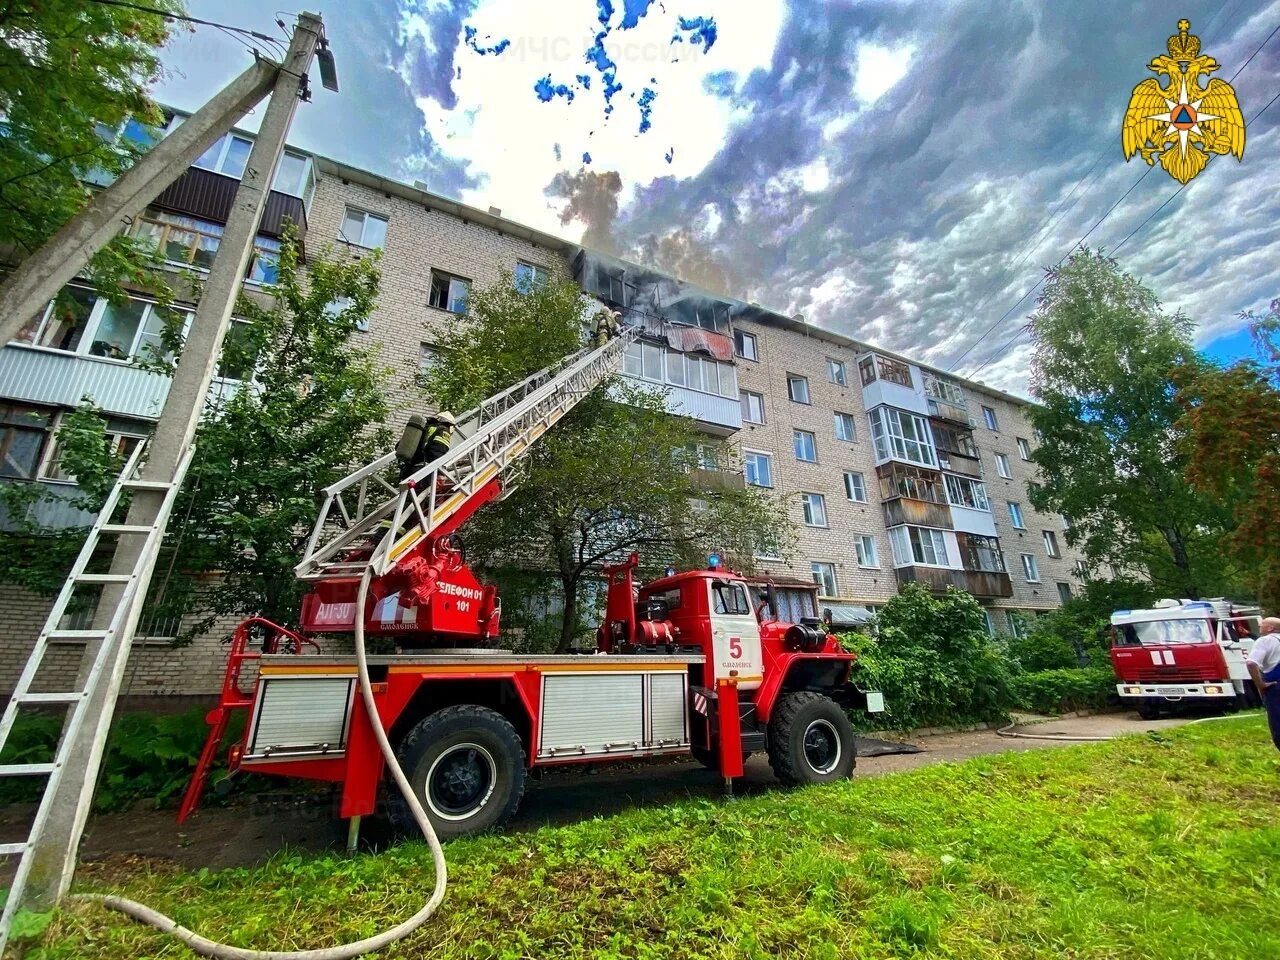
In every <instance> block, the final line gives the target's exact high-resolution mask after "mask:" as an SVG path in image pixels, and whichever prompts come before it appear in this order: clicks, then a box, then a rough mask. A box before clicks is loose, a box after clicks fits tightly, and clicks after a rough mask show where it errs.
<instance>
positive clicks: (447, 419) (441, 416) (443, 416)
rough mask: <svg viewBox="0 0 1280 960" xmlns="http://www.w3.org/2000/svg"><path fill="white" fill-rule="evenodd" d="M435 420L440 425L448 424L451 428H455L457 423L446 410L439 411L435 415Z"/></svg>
mask: <svg viewBox="0 0 1280 960" xmlns="http://www.w3.org/2000/svg"><path fill="white" fill-rule="evenodd" d="M436 419H437V420H438V421H440V422H441V423H444V424H448V425H449V426H451V427H452V426H455V425H456V424H457V422H458V421H457V420H455V419H454V418H453V414H452V413H450V412H449V411H448V410H441V411H440V412H439V413H437V414H436Z"/></svg>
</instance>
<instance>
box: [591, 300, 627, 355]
mask: <svg viewBox="0 0 1280 960" xmlns="http://www.w3.org/2000/svg"><path fill="white" fill-rule="evenodd" d="M595 322H596V326H595V331H594V333H592V335H591V346H592V348H593V349H595V350H599V349H600V348H601V347H603V346H604V345H605V344H606V343H608V342H609V341H610V340H612V339H614V338H615V337H617V336H619V335H620V334H621V333H622V314H620V313H618V311H617V310H610V309H609V308H608V307H601V308H600V309H599V310H597V311H596V315H595Z"/></svg>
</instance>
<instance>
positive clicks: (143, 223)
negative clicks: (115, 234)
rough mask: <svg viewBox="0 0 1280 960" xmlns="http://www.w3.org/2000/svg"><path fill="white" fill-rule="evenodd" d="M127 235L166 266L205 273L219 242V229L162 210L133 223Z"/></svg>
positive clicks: (214, 224) (220, 238) (149, 212)
mask: <svg viewBox="0 0 1280 960" xmlns="http://www.w3.org/2000/svg"><path fill="white" fill-rule="evenodd" d="M130 233H131V234H132V235H133V237H135V238H136V239H138V240H141V241H142V242H143V243H149V244H150V246H151V247H152V248H153V249H154V250H155V251H156V253H157V254H159V255H160V256H161V257H163V258H164V259H165V260H167V261H169V262H170V263H181V264H186V265H188V266H192V267H196V268H197V269H199V270H208V269H209V268H210V267H211V266H213V258H214V256H215V255H216V254H217V252H218V244H219V243H221V242H222V226H221V224H217V223H209V222H208V221H206V220H197V219H196V218H195V217H183V216H179V215H178V214H176V213H166V212H165V211H163V210H148V211H147V212H146V213H145V214H143V215H141V216H139V217H137V218H136V219H135V220H134V222H133V227H132V228H131V229H130Z"/></svg>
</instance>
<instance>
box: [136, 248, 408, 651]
mask: <svg viewBox="0 0 1280 960" xmlns="http://www.w3.org/2000/svg"><path fill="white" fill-rule="evenodd" d="M379 280H380V275H379V271H378V266H377V255H376V254H374V255H372V256H369V257H365V258H361V259H343V258H338V257H335V256H334V255H333V254H332V252H331V251H329V250H325V251H321V252H320V253H318V254H316V255H313V258H312V261H311V263H309V264H308V266H307V270H306V275H305V277H304V276H303V273H302V270H301V268H300V264H299V262H298V254H297V244H296V240H295V237H293V236H292V235H290V236H287V237H286V239H285V243H284V244H283V247H282V250H281V255H280V271H279V278H278V282H277V284H276V286H274V287H272V288H270V290H269V293H270V300H269V302H267V303H263V302H262V301H259V300H257V299H253V298H249V297H242V298H241V300H240V303H239V304H238V306H237V309H236V316H237V317H239V318H242V320H243V322H237V323H236V324H235V326H234V327H233V329H232V331H231V332H230V333H229V334H228V337H227V343H226V346H225V347H224V349H223V357H222V365H221V366H222V371H223V372H224V373H234V374H236V375H237V376H238V377H241V378H242V383H241V386H240V387H239V389H237V390H235V391H233V392H230V394H229V395H228V396H224V397H222V398H221V399H218V400H217V401H216V402H214V403H213V404H212V406H211V409H210V410H209V412H208V415H207V416H206V417H205V419H204V420H203V421H202V423H201V424H200V427H199V430H198V431H197V433H196V453H195V458H194V460H193V462H192V467H191V470H190V472H189V474H188V479H187V482H186V483H185V484H184V486H183V490H182V492H181V494H180V495H179V499H178V501H177V502H176V503H175V505H174V511H173V520H172V521H171V523H170V528H169V534H168V538H167V541H166V544H167V551H168V554H167V556H166V557H164V558H163V559H162V562H161V565H160V567H159V569H160V570H162V571H164V570H172V571H174V572H175V574H176V576H174V577H169V576H167V575H165V574H164V573H161V574H159V575H158V577H157V579H158V580H159V583H157V584H155V585H154V586H153V594H162V596H158V598H157V599H158V603H157V604H156V605H155V606H154V609H155V611H156V612H157V613H159V614H160V615H174V614H179V613H183V612H185V611H186V610H188V609H198V610H199V611H200V612H201V614H202V616H201V618H200V619H199V621H198V622H196V623H193V624H191V625H190V626H189V627H188V629H187V630H186V631H185V633H184V638H190V637H192V636H195V635H197V634H199V633H202V632H205V631H207V630H208V629H209V628H210V627H211V626H212V624H213V623H214V622H215V621H216V620H217V619H218V618H220V617H224V616H235V617H241V616H246V615H251V614H260V615H262V616H265V617H267V618H269V619H271V620H275V621H276V622H277V623H286V624H288V623H295V622H296V621H297V616H298V607H299V601H300V600H301V597H302V594H303V592H304V588H303V585H302V584H300V583H298V581H297V580H295V579H294V576H293V567H294V565H295V564H296V563H297V562H298V561H299V560H300V559H301V556H302V550H303V547H304V546H305V543H306V538H307V536H308V535H309V533H310V530H311V525H312V523H313V522H314V521H315V515H316V504H317V502H318V499H319V495H320V492H321V491H322V490H323V488H324V487H326V486H328V485H329V484H331V483H334V482H335V481H337V480H339V479H341V478H342V477H343V476H345V475H346V474H347V473H349V472H350V471H351V470H353V469H355V468H356V467H358V466H361V465H363V464H365V463H367V462H369V461H371V460H374V459H376V458H377V457H379V456H381V455H382V454H383V453H385V452H386V450H387V448H388V446H389V445H390V433H389V431H388V429H387V428H386V426H385V423H386V420H387V418H388V415H389V413H390V407H389V404H388V400H387V397H386V394H385V388H386V385H387V383H388V382H389V378H390V371H389V370H386V369H384V368H382V367H380V366H379V365H378V363H377V362H376V359H375V356H374V354H373V352H372V351H370V350H367V349H365V348H363V347H360V346H358V345H356V344H355V343H354V342H353V340H352V336H353V334H354V333H355V331H356V330H357V328H358V327H359V326H361V325H362V324H363V322H364V321H365V319H366V318H367V317H368V316H369V313H370V312H371V311H372V310H373V307H374V305H375V302H376V299H377V295H378V285H379ZM208 573H216V574H217V575H216V576H212V577H202V575H204V574H208ZM197 583H199V584H200V585H199V586H197Z"/></svg>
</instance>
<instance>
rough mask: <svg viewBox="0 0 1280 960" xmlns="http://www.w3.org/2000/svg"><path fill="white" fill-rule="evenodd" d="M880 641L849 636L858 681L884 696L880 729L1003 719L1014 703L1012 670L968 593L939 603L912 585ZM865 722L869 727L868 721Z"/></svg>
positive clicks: (886, 614)
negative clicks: (1008, 708)
mask: <svg viewBox="0 0 1280 960" xmlns="http://www.w3.org/2000/svg"><path fill="white" fill-rule="evenodd" d="M876 623H877V628H878V629H877V635H876V636H874V637H870V636H866V635H863V634H846V635H845V636H844V638H843V640H844V643H845V644H846V646H848V647H849V648H850V649H852V650H854V651H855V652H856V653H857V654H858V660H857V662H856V663H855V664H854V669H853V676H852V680H853V682H854V683H856V684H857V685H858V686H860V687H862V688H863V689H867V690H879V691H881V692H882V693H884V697H885V708H886V711H887V712H886V713H885V714H882V715H879V716H873V718H872V720H871V722H873V723H874V725H875V726H886V725H888V726H890V727H895V728H910V727H926V726H939V725H951V724H964V723H976V722H983V721H995V720H1001V719H1003V718H1004V717H1005V716H1006V710H1007V707H1008V706H1009V704H1010V703H1011V702H1012V701H1011V697H1010V686H1009V683H1010V668H1009V664H1008V663H1007V661H1006V660H1005V658H1004V657H1003V655H1002V654H1001V651H1000V649H999V648H998V647H997V646H996V644H995V642H994V641H993V640H992V638H991V637H989V636H988V635H987V632H986V625H985V624H986V621H985V617H984V616H983V613H982V607H981V606H979V605H978V602H977V601H976V600H974V599H973V597H971V596H969V595H968V594H967V593H962V592H960V591H957V590H949V591H948V592H947V593H946V594H945V595H944V596H941V597H935V596H933V595H931V594H930V593H929V592H928V591H927V590H926V589H925V588H923V587H921V586H919V585H917V584H912V585H909V586H907V587H906V588H904V589H903V591H902V592H901V593H900V594H898V595H897V596H895V597H894V598H893V599H892V600H890V601H889V602H888V603H887V604H885V606H884V609H883V610H882V611H881V613H880V615H879V617H878V618H877V621H876ZM863 722H864V723H865V722H867V721H866V720H863Z"/></svg>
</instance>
